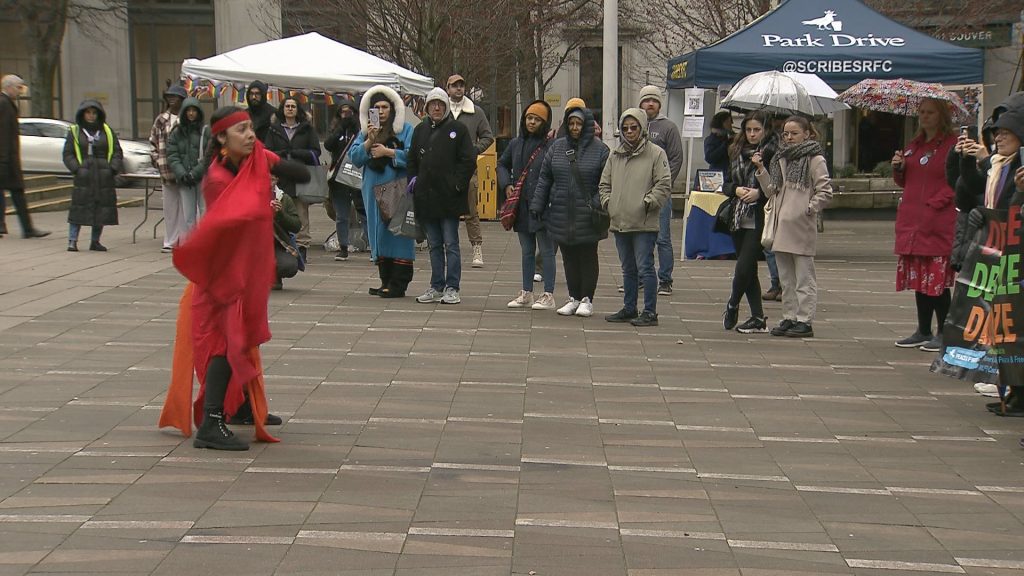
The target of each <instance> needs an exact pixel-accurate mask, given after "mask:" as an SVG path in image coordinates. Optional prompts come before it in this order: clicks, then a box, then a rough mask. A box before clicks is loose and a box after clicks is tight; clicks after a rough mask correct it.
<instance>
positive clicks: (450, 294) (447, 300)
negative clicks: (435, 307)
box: [441, 286, 462, 304]
mask: <svg viewBox="0 0 1024 576" xmlns="http://www.w3.org/2000/svg"><path fill="white" fill-rule="evenodd" d="M459 302H462V298H461V297H460V296H459V291H458V290H456V289H455V288H452V287H451V286H449V287H447V288H445V289H444V296H442V297H441V304H458V303H459Z"/></svg>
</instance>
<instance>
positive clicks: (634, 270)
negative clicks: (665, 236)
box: [615, 232, 658, 314]
mask: <svg viewBox="0 0 1024 576" xmlns="http://www.w3.org/2000/svg"><path fill="white" fill-rule="evenodd" d="M657 240H658V233H657V232H616V233H615V247H616V248H617V249H618V251H619V261H620V262H622V287H623V295H622V307H623V308H624V309H626V310H627V311H630V312H632V311H634V310H636V301H637V297H638V296H639V294H638V293H637V292H638V286H637V284H638V283H639V281H640V280H643V283H644V312H650V313H651V314H656V313H657V312H658V283H657V281H656V275H655V274H654V245H655V243H656V242H657Z"/></svg>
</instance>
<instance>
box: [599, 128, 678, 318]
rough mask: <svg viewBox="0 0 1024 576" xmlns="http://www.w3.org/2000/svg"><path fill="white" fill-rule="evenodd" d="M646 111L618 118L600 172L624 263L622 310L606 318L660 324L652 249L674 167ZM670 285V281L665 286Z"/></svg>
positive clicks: (605, 203) (604, 200)
mask: <svg viewBox="0 0 1024 576" xmlns="http://www.w3.org/2000/svg"><path fill="white" fill-rule="evenodd" d="M650 116H651V114H650V111H649V110H648V111H646V112H645V111H644V110H641V109H640V108H630V109H629V110H626V111H625V112H623V113H622V117H621V118H619V131H620V132H621V134H622V138H621V140H620V142H619V145H618V147H616V148H615V150H613V151H612V153H611V155H610V156H609V157H608V162H607V163H605V165H604V170H603V171H602V172H601V182H600V183H599V184H598V191H599V192H600V195H601V206H603V207H605V208H606V209H607V210H608V215H609V216H610V217H611V226H610V229H611V231H612V232H614V233H615V247H616V248H617V249H618V252H619V262H620V263H621V264H622V284H623V297H622V309H621V310H619V311H618V312H616V313H615V314H611V315H608V316H605V320H607V321H608V322H629V323H630V324H632V325H633V326H657V325H658V294H659V293H660V292H661V289H660V287H659V286H658V284H657V275H656V274H655V273H654V247H655V244H656V243H657V242H658V241H659V234H660V232H659V230H661V223H662V222H661V221H662V216H661V215H662V214H663V213H664V210H663V208H664V207H665V206H666V205H668V204H669V203H670V202H671V198H672V177H673V174H672V167H671V163H670V162H669V159H668V156H667V155H666V153H665V150H664V149H662V148H661V147H660V146H657V145H654V141H653V140H651V138H650V135H649V133H648V131H647V130H648V127H649V124H648V119H649V118H650ZM641 280H642V282H643V286H644V311H643V314H638V313H637V306H636V304H637V298H638V286H639V283H640V281H641ZM669 288H671V285H669Z"/></svg>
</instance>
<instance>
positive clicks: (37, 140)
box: [18, 118, 156, 174]
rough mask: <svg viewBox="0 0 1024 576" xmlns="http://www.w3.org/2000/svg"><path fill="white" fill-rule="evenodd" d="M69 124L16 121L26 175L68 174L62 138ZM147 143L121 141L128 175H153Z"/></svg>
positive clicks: (31, 119) (42, 120)
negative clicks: (37, 173) (38, 173)
mask: <svg viewBox="0 0 1024 576" xmlns="http://www.w3.org/2000/svg"><path fill="white" fill-rule="evenodd" d="M71 125H72V123H71V122H65V121H64V120H53V119H51V118H18V128H19V131H20V134H21V139H20V140H21V169H22V170H24V171H25V172H50V173H55V174H67V171H68V169H67V168H65V167H64V160H63V154H64V139H65V138H66V137H67V135H68V128H69V127H70V126H71ZM152 149H153V146H152V145H151V144H150V143H149V142H138V141H135V140H121V151H122V152H123V153H124V166H125V171H126V172H128V173H129V174H144V173H147V172H155V171H156V168H154V167H153V162H152V160H150V156H149V152H150V150H152Z"/></svg>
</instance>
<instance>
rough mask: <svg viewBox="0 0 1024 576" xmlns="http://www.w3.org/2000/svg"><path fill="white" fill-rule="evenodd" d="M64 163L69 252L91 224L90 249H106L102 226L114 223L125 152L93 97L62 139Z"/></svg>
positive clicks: (80, 105) (76, 248) (80, 107)
mask: <svg viewBox="0 0 1024 576" xmlns="http://www.w3.org/2000/svg"><path fill="white" fill-rule="evenodd" d="M64 166H67V169H68V171H69V172H71V174H72V175H73V176H74V190H72V192H71V207H70V208H69V209H68V224H69V227H68V252H78V233H79V232H80V231H81V229H82V226H91V227H92V240H91V241H90V242H89V250H93V251H96V252H106V251H107V248H106V247H105V246H103V245H102V244H100V236H101V235H102V234H103V227H104V226H112V225H116V224H117V188H116V185H115V182H114V179H115V176H117V175H118V174H121V173H122V172H124V154H123V153H122V152H121V143H120V142H119V141H118V139H117V135H116V134H114V131H113V130H111V128H110V126H108V125H107V114H106V112H104V110H103V105H102V104H100V103H99V102H98V101H96V100H84V101H83V102H82V103H81V104H79V105H78V112H77V113H75V124H74V125H73V126H71V128H70V129H68V135H67V138H66V139H65V140H64Z"/></svg>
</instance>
